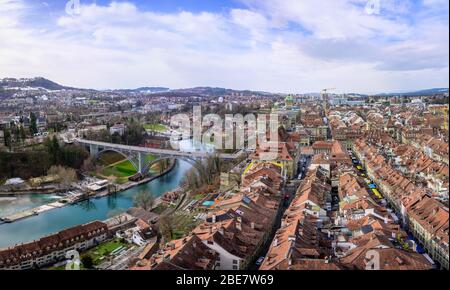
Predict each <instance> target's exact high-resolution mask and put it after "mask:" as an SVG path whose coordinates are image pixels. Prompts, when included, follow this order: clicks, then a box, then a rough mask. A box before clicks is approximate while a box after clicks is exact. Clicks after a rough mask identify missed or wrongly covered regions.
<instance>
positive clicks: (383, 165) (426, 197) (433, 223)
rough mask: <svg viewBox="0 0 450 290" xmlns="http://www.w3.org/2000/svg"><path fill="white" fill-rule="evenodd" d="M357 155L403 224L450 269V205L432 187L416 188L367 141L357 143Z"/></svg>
mask: <svg viewBox="0 0 450 290" xmlns="http://www.w3.org/2000/svg"><path fill="white" fill-rule="evenodd" d="M354 152H355V154H356V155H357V156H358V158H359V159H360V160H363V161H364V162H363V165H364V166H365V168H366V171H367V175H368V176H369V177H370V178H371V179H373V180H375V181H376V183H377V185H378V186H379V187H380V189H381V190H382V191H383V194H384V197H385V198H386V199H387V200H388V201H389V203H390V204H391V205H392V206H393V208H394V209H395V210H396V212H398V213H399V214H400V215H401V219H402V223H403V224H404V225H405V226H406V227H408V228H409V230H410V231H411V232H412V234H413V235H414V236H415V237H416V238H417V239H418V240H419V242H420V243H421V244H422V245H423V246H424V247H425V249H426V250H427V252H428V253H429V254H430V256H431V257H432V258H433V260H435V261H437V262H439V263H440V265H441V266H442V267H443V268H445V269H448V267H449V247H448V246H449V231H448V218H449V214H448V206H447V205H445V204H444V203H442V202H440V201H439V200H437V199H436V198H434V197H433V196H434V195H435V194H433V191H432V190H430V189H429V188H428V187H425V186H420V185H416V184H415V183H414V182H413V181H412V180H411V179H409V178H407V177H405V175H404V174H403V173H402V172H401V171H399V170H398V169H396V168H395V167H394V165H393V164H392V163H391V162H389V160H387V158H386V157H385V156H384V155H383V154H381V153H380V152H379V149H378V148H377V147H376V146H374V145H371V144H368V143H367V142H366V140H365V139H360V140H357V141H356V142H355V144H354Z"/></svg>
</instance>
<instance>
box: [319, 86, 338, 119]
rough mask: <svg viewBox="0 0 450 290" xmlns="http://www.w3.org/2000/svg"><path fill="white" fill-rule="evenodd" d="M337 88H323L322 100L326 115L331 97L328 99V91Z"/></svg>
mask: <svg viewBox="0 0 450 290" xmlns="http://www.w3.org/2000/svg"><path fill="white" fill-rule="evenodd" d="M335 89H336V88H327V89H323V90H322V102H323V109H324V111H325V116H326V115H327V114H328V102H329V99H328V94H327V92H328V91H332V90H335Z"/></svg>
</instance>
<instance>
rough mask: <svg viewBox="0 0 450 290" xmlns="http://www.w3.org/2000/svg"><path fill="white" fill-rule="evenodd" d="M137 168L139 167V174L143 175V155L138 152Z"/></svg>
mask: <svg viewBox="0 0 450 290" xmlns="http://www.w3.org/2000/svg"><path fill="white" fill-rule="evenodd" d="M138 166H139V173H140V174H142V175H144V172H143V171H144V168H145V154H144V153H141V152H139V153H138Z"/></svg>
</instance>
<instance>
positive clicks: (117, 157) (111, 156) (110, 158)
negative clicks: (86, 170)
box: [97, 151, 124, 166]
mask: <svg viewBox="0 0 450 290" xmlns="http://www.w3.org/2000/svg"><path fill="white" fill-rule="evenodd" d="M123 159H124V158H123V156H122V155H121V154H118V153H116V152H114V151H108V152H105V153H103V154H101V155H100V157H99V158H98V160H97V163H98V164H100V165H103V166H108V165H110V164H114V163H117V162H119V161H121V160H123Z"/></svg>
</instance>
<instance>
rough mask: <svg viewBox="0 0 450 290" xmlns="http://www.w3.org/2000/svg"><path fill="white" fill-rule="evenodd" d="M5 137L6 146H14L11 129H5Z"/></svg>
mask: <svg viewBox="0 0 450 290" xmlns="http://www.w3.org/2000/svg"><path fill="white" fill-rule="evenodd" d="M4 139H5V146H6V147H8V148H9V149H11V147H12V142H11V130H9V129H6V130H5V135H4Z"/></svg>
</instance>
